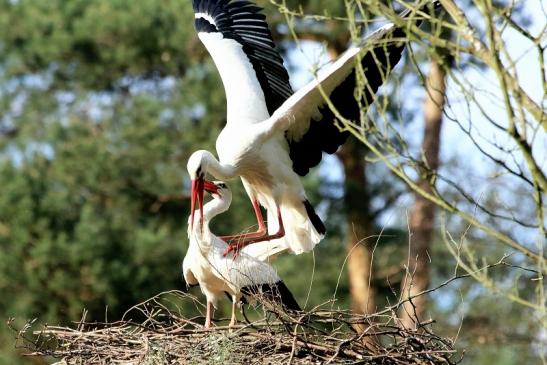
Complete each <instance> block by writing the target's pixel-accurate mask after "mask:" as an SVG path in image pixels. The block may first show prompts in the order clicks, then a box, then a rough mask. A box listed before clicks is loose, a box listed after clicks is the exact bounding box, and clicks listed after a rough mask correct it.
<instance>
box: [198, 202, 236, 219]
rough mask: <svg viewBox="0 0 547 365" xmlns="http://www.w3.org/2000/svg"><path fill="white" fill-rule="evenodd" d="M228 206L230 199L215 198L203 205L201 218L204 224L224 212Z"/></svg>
mask: <svg viewBox="0 0 547 365" xmlns="http://www.w3.org/2000/svg"><path fill="white" fill-rule="evenodd" d="M229 207H230V201H227V200H226V199H222V198H215V199H213V200H211V201H210V202H208V203H207V204H205V205H204V206H203V219H204V220H205V223H206V224H209V222H210V221H211V220H212V219H213V218H214V217H216V216H217V215H219V214H222V213H224V212H225V211H227V210H228V208H229Z"/></svg>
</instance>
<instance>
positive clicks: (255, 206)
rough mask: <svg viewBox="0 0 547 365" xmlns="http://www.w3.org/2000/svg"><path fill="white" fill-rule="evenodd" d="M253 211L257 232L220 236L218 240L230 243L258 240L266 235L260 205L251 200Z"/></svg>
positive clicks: (256, 201)
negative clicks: (242, 240)
mask: <svg viewBox="0 0 547 365" xmlns="http://www.w3.org/2000/svg"><path fill="white" fill-rule="evenodd" d="M253 209H254V212H255V216H256V221H257V223H258V230H257V231H256V232H249V233H240V234H235V235H231V236H221V237H220V239H221V240H223V241H225V242H230V241H239V240H241V239H251V238H258V237H263V236H264V235H266V232H267V230H266V225H265V224H264V218H263V217H262V211H261V210H260V204H259V203H258V200H256V199H253Z"/></svg>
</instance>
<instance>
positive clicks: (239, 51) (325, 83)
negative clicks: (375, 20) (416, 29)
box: [189, 0, 421, 254]
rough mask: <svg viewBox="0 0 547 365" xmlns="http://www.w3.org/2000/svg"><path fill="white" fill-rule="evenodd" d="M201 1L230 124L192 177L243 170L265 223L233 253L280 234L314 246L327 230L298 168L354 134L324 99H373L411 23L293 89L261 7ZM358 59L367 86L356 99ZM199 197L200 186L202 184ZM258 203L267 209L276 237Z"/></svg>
mask: <svg viewBox="0 0 547 365" xmlns="http://www.w3.org/2000/svg"><path fill="white" fill-rule="evenodd" d="M193 7H194V12H195V26H196V29H197V31H198V36H199V38H200V39H201V41H202V42H203V44H204V45H205V47H206V48H207V50H208V51H209V53H210V54H211V57H212V58H213V61H214V62H215V64H216V66H217V68H218V71H219V73H220V76H221V78H222V81H223V84H224V89H225V92H226V99H227V123H226V126H225V127H224V129H223V130H222V132H221V133H220V135H219V136H218V139H217V141H216V150H217V153H218V156H219V159H218V160H217V159H216V158H215V157H214V156H213V155H212V154H211V153H210V152H208V151H198V152H196V153H194V154H193V155H192V157H191V159H190V163H189V172H190V175H191V178H192V180H193V181H198V180H200V179H201V180H203V179H204V177H205V175H206V173H210V174H212V175H213V176H215V177H216V178H217V179H222V180H227V179H233V178H236V177H238V176H239V177H241V180H242V182H243V185H244V187H245V190H246V192H247V194H248V195H249V197H250V199H251V201H252V202H253V206H254V207H255V214H256V218H257V222H258V225H259V229H258V231H257V232H256V233H251V234H247V235H244V236H243V237H241V236H239V237H238V236H230V238H234V237H237V238H239V239H242V242H243V243H242V244H241V245H239V244H234V245H231V246H230V250H232V249H233V250H235V251H236V252H237V251H238V250H239V249H240V248H241V247H242V246H246V245H248V244H250V243H256V242H260V241H272V242H277V243H278V244H279V245H282V246H284V247H285V248H287V249H288V250H290V251H292V252H293V253H297V254H298V253H302V252H307V251H310V250H311V249H313V247H314V246H315V245H316V244H317V243H318V242H319V241H320V240H321V239H322V237H323V236H324V234H325V231H326V230H325V226H324V224H323V222H322V221H321V219H320V218H319V217H318V216H317V214H316V213H315V211H314V209H313V207H312V206H311V204H310V203H309V202H308V200H307V197H306V193H305V191H304V188H303V186H302V183H301V181H300V178H299V175H306V174H307V173H308V171H309V169H310V168H311V167H314V166H316V165H317V164H318V163H319V162H320V160H321V156H322V153H323V152H327V153H334V152H335V151H336V150H337V148H338V147H339V146H340V145H342V144H343V143H344V141H345V140H346V138H347V136H348V132H344V131H341V130H340V129H339V128H337V127H336V119H337V118H336V116H335V115H334V114H333V112H332V111H331V110H330V109H329V108H328V107H326V101H325V96H327V97H328V98H330V101H331V103H332V104H333V105H334V106H335V107H336V108H337V109H338V111H339V112H340V113H341V114H342V116H343V117H345V118H347V119H350V120H356V119H357V118H359V115H360V108H361V106H363V105H364V106H368V105H370V104H371V103H373V102H374V99H375V93H376V91H377V90H378V88H379V87H380V86H381V85H382V84H383V83H384V81H385V78H386V76H387V75H388V73H389V71H390V70H391V69H392V68H393V67H394V66H395V65H396V64H397V62H398V61H399V60H400V58H401V54H402V52H403V50H404V43H403V42H401V39H404V37H405V36H406V34H405V30H404V27H400V28H398V27H395V26H394V25H393V24H388V25H387V26H385V27H382V28H381V29H379V30H378V31H376V32H374V33H372V34H371V35H369V36H368V37H367V38H366V39H364V40H363V42H362V44H360V45H358V46H355V47H351V48H350V49H348V51H346V52H345V53H344V54H343V55H342V56H341V57H340V58H339V59H338V60H337V61H336V62H334V63H332V64H331V65H330V66H329V68H328V69H327V70H326V72H325V74H324V75H323V76H321V77H320V78H319V79H317V80H313V81H312V82H310V83H309V84H308V85H306V86H304V87H303V88H302V89H301V90H299V91H298V92H297V93H294V94H293V91H292V88H291V86H290V83H289V76H288V73H287V71H286V69H285V68H284V66H283V60H282V59H281V57H280V56H279V54H278V53H277V51H276V50H275V45H274V44H273V41H272V37H271V33H270V31H269V29H268V26H267V23H266V21H265V17H264V15H262V14H261V13H260V12H261V8H259V7H257V6H255V5H254V4H252V3H250V2H249V1H246V0H238V1H232V0H193ZM400 16H401V17H402V18H412V17H413V16H416V13H415V12H412V11H410V10H407V11H405V12H403V13H401V14H400ZM414 20H415V21H416V22H420V21H421V19H417V18H416V19H414ZM359 63H361V65H362V70H363V75H361V76H363V78H364V80H365V81H366V86H365V89H364V90H363V91H362V92H361V93H360V100H355V87H356V85H357V82H356V80H357V78H358V77H357V71H356V65H357V64H359ZM190 167H191V169H190ZM198 185H199V184H198ZM198 185H195V186H198ZM196 195H197V196H199V192H196V191H193V192H192V196H193V197H194V196H196ZM259 204H260V205H262V206H263V207H265V208H266V209H267V212H268V229H267V231H268V233H269V234H267V233H266V230H265V227H263V222H262V216H261V213H260V209H259V208H257V207H258V205H259ZM192 209H193V207H192ZM192 223H193V222H192Z"/></svg>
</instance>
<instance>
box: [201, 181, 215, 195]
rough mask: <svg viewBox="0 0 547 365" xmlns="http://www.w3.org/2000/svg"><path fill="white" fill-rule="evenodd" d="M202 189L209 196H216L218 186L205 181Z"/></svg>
mask: <svg viewBox="0 0 547 365" xmlns="http://www.w3.org/2000/svg"><path fill="white" fill-rule="evenodd" d="M203 188H204V189H205V191H206V192H208V193H209V194H217V193H218V186H216V185H215V184H214V183H212V182H210V181H207V180H205V183H204V185H203Z"/></svg>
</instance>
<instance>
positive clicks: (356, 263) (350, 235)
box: [338, 138, 375, 330]
mask: <svg viewBox="0 0 547 365" xmlns="http://www.w3.org/2000/svg"><path fill="white" fill-rule="evenodd" d="M365 153H366V150H365V148H364V147H363V146H362V145H360V144H359V142H358V141H357V140H355V139H354V138H349V139H348V141H347V142H346V143H345V144H344V146H343V147H342V148H341V149H340V151H339V153H338V157H339V158H340V161H341V162H342V164H343V166H344V172H345V175H346V177H345V182H344V188H345V195H344V202H345V208H346V219H347V223H348V232H347V236H346V237H347V238H346V239H347V243H346V247H347V251H348V275H349V287H350V296H351V307H352V310H353V312H354V313H359V314H370V313H373V312H374V310H375V305H374V288H372V287H371V283H370V279H371V274H372V249H373V246H374V242H373V241H371V240H370V239H368V240H367V239H366V238H367V237H369V236H371V231H372V230H371V226H372V224H371V222H370V215H369V196H368V194H367V190H366V186H367V180H366V175H365V167H366V165H365ZM361 330H362V329H361Z"/></svg>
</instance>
